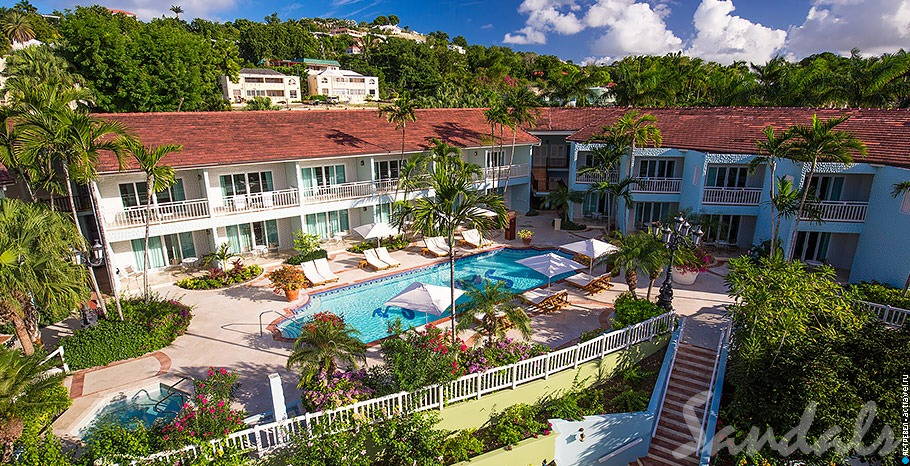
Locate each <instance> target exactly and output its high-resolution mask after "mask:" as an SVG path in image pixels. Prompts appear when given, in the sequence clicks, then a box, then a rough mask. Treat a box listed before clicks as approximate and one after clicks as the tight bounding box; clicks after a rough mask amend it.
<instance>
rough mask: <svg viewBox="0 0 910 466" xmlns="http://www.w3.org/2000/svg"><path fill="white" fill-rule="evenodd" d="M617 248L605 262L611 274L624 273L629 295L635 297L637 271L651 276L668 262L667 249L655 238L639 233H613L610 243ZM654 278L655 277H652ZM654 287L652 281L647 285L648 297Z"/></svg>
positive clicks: (646, 233) (643, 232) (648, 234)
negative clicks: (609, 266)
mask: <svg viewBox="0 0 910 466" xmlns="http://www.w3.org/2000/svg"><path fill="white" fill-rule="evenodd" d="M610 242H611V243H613V245H615V246H616V247H618V248H619V250H617V251H616V252H614V253H613V254H611V255H610V256H609V257H608V259H607V261H608V263H609V264H610V265H611V267H612V270H611V273H612V274H614V276H615V275H618V274H619V273H620V271H621V272H623V273H625V276H626V284H627V285H628V287H629V293H631V294H632V296H635V297H637V295H636V293H635V288H636V287H637V286H638V271H643V272H645V273H646V274H648V275H649V277H651V276H654V275H652V271H655V270H657V271H659V270H663V268H664V267H666V265H667V262H668V257H667V248H666V246H664V244H663V243H662V242H661V241H660V239H658V238H657V237H656V236H654V235H652V234H650V233H648V232H645V231H639V232H637V233H631V234H623V233H621V232H618V231H617V232H615V236H614V237H613V238H612V239H611V241H610ZM654 277H655V278H656V276H654ZM653 285H654V279H651V280H650V281H649V284H648V296H649V297H650V295H651V288H652V286H653Z"/></svg>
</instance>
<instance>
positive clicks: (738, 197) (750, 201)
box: [702, 188, 762, 205]
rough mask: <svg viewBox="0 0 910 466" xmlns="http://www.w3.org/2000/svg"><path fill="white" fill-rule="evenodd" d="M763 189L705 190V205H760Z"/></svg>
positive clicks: (703, 200)
mask: <svg viewBox="0 0 910 466" xmlns="http://www.w3.org/2000/svg"><path fill="white" fill-rule="evenodd" d="M761 191H762V190H761V188H705V192H704V197H703V199H702V203H703V204H729V205H758V202H759V200H760V199H761Z"/></svg>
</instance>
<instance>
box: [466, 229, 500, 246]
mask: <svg viewBox="0 0 910 466" xmlns="http://www.w3.org/2000/svg"><path fill="white" fill-rule="evenodd" d="M461 238H462V240H463V241H464V242H465V243H467V244H468V245H470V246H473V247H475V248H482V247H484V246H489V245H491V244H493V242H492V241H490V240H488V239H486V238H484V237H483V235H482V234H480V231H479V230H465V231H463V232H461Z"/></svg>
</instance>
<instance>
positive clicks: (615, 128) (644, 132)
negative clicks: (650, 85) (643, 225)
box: [604, 110, 663, 225]
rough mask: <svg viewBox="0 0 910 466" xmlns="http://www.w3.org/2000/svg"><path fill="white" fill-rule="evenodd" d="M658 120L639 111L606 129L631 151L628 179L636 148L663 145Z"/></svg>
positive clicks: (625, 115) (633, 163)
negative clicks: (647, 145)
mask: <svg viewBox="0 0 910 466" xmlns="http://www.w3.org/2000/svg"><path fill="white" fill-rule="evenodd" d="M656 122H657V118H655V117H654V115H651V114H648V113H644V114H642V113H640V112H638V111H637V110H631V111H629V112H626V113H625V114H624V115H623V116H621V117H619V119H618V120H616V122H615V123H613V124H612V125H611V126H609V127H606V128H604V130H605V132H606V133H607V134H609V135H610V136H611V137H612V139H613V140H614V141H615V144H617V145H618V146H620V147H627V148H628V151H629V169H628V170H627V172H626V177H627V178H632V173H633V171H632V169H633V167H634V166H635V148H636V147H637V146H639V145H645V144H653V145H654V146H660V145H661V144H662V143H663V137H662V136H661V133H660V128H658V127H657V126H656V125H655V123H656ZM622 224H623V225H627V224H628V222H627V220H626V211H623V219H622Z"/></svg>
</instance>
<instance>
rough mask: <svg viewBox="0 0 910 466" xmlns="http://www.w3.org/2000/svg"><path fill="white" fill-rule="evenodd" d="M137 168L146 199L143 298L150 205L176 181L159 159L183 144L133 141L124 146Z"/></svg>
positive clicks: (149, 226)
mask: <svg viewBox="0 0 910 466" xmlns="http://www.w3.org/2000/svg"><path fill="white" fill-rule="evenodd" d="M126 149H127V150H128V151H129V152H130V154H132V156H133V159H134V160H135V161H136V163H137V164H138V165H139V169H140V170H142V172H143V173H145V185H146V200H145V237H144V243H143V244H144V250H143V258H142V290H143V295H144V296H145V299H146V300H148V299H149V296H150V294H149V272H148V264H149V230H150V229H151V225H152V207H153V205H154V204H155V200H154V196H155V194H157V193H159V192H161V191H164V190H165V189H167V188H169V187H171V186H172V185H173V184H174V183H176V182H177V178H176V177H175V176H174V169H173V167H170V166H168V165H161V160H162V159H163V158H164V157H166V156H167V155H168V154H172V153H174V152H179V151H181V150H183V146H179V145H176V144H165V145H162V146H157V147H151V146H143V145H142V144H141V143H139V142H138V141H133V142H131V143H129V144H128V145H127V146H126Z"/></svg>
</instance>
